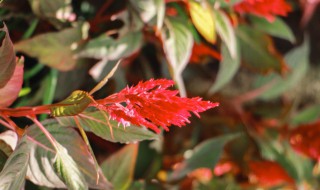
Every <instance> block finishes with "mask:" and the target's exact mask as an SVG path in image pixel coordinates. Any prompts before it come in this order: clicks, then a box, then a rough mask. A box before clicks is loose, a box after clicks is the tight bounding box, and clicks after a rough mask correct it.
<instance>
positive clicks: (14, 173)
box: [0, 136, 30, 190]
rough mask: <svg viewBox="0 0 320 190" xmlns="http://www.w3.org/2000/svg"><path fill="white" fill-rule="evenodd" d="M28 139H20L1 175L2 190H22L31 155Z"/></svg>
mask: <svg viewBox="0 0 320 190" xmlns="http://www.w3.org/2000/svg"><path fill="white" fill-rule="evenodd" d="M26 138H27V137H26V136H24V137H22V138H21V139H20V142H19V143H18V145H17V147H16V149H15V150H14V152H13V153H12V154H11V155H10V157H9V159H8V160H7V162H6V164H5V166H4V168H3V170H2V171H1V173H0V189H1V190H13V189H21V188H22V187H23V185H24V182H25V177H26V172H27V168H28V161H29V154H30V153H29V151H30V149H29V148H30V147H29V145H28V143H27V141H26Z"/></svg>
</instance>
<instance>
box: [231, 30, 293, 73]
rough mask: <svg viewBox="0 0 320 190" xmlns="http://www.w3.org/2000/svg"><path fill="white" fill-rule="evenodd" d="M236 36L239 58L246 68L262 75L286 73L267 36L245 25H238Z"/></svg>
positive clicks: (281, 60)
mask: <svg viewBox="0 0 320 190" xmlns="http://www.w3.org/2000/svg"><path fill="white" fill-rule="evenodd" d="M236 34H237V37H238V40H239V44H240V50H241V58H242V59H243V61H244V62H245V63H246V65H247V66H248V67H250V68H251V69H254V70H258V71H260V72H264V73H267V72H270V71H277V72H279V73H281V72H285V71H286V69H287V68H286V67H285V63H284V61H283V58H282V57H281V56H280V55H279V54H278V52H277V51H276V49H275V48H274V45H273V43H272V40H271V38H269V37H268V36H267V35H265V34H264V33H262V32H260V31H258V30H253V29H252V28H250V27H249V26H246V25H239V26H238V28H237V32H236Z"/></svg>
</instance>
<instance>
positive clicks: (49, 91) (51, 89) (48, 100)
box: [39, 69, 59, 121]
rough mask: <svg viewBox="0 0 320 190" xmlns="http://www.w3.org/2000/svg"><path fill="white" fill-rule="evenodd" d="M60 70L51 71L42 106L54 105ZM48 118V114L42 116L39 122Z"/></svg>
mask: <svg viewBox="0 0 320 190" xmlns="http://www.w3.org/2000/svg"><path fill="white" fill-rule="evenodd" d="M58 74H59V72H58V70H56V69H51V71H50V73H49V76H48V77H47V78H46V80H45V83H44V85H45V89H44V95H43V99H42V105H45V104H52V102H53V99H54V94H55V91H56V87H57V81H58ZM47 117H48V115H47V114H42V115H40V116H39V120H40V121H42V120H44V119H46V118H47Z"/></svg>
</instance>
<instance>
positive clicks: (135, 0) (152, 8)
mask: <svg viewBox="0 0 320 190" xmlns="http://www.w3.org/2000/svg"><path fill="white" fill-rule="evenodd" d="M130 4H131V5H132V6H133V7H134V8H135V9H136V11H137V12H138V13H139V16H140V18H141V19H142V21H143V22H145V23H147V22H149V21H150V20H151V19H152V18H153V17H154V16H156V13H157V12H156V9H157V7H156V4H155V0H130Z"/></svg>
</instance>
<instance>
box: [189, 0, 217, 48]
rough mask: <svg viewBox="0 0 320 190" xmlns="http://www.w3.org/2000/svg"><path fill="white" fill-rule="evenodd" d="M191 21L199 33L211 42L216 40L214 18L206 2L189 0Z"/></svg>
mask: <svg viewBox="0 0 320 190" xmlns="http://www.w3.org/2000/svg"><path fill="white" fill-rule="evenodd" d="M189 9H190V10H189V11H190V16H191V19H192V22H193V24H194V26H195V27H196V28H197V30H198V31H199V33H200V34H201V35H202V36H203V37H204V38H205V39H206V40H207V41H208V42H211V43H215V41H216V31H215V29H216V28H215V19H214V15H213V12H212V9H211V8H210V6H209V5H208V4H205V3H201V4H200V3H197V2H195V1H189Z"/></svg>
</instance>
